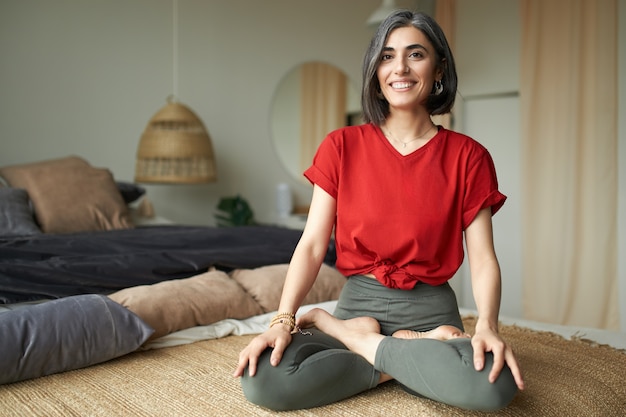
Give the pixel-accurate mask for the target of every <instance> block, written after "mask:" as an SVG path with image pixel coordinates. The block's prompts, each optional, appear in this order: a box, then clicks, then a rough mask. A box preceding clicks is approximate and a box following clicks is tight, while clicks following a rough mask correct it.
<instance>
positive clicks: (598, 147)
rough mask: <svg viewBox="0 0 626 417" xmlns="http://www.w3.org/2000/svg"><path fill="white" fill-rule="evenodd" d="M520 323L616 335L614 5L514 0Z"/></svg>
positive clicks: (608, 0)
mask: <svg viewBox="0 0 626 417" xmlns="http://www.w3.org/2000/svg"><path fill="white" fill-rule="evenodd" d="M521 16H522V38H521V70H520V105H521V113H522V114H521V120H522V186H523V202H522V204H523V206H522V210H523V214H522V217H523V219H522V225H523V249H522V250H523V255H522V256H523V277H524V278H523V279H524V282H523V288H524V289H523V306H524V316H525V318H528V319H532V320H539V321H547V322H557V323H560V324H566V325H576V326H586V327H600V328H607V329H618V328H619V316H618V299H617V287H618V277H617V191H618V188H617V100H618V98H617V4H616V0H593V1H588V0H521Z"/></svg>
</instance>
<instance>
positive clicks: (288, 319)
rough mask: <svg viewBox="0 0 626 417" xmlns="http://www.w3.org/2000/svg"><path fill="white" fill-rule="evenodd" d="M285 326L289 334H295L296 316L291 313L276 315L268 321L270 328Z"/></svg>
mask: <svg viewBox="0 0 626 417" xmlns="http://www.w3.org/2000/svg"><path fill="white" fill-rule="evenodd" d="M278 323H280V324H286V325H287V326H289V331H290V332H291V333H295V332H297V331H298V329H297V326H296V315H295V314H293V313H278V314H276V315H275V316H274V317H273V318H272V321H270V327H272V326H273V325H275V324H278Z"/></svg>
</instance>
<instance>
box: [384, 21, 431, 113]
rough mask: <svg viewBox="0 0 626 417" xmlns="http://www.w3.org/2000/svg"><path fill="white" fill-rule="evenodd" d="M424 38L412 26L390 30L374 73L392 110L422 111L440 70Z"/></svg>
mask: <svg viewBox="0 0 626 417" xmlns="http://www.w3.org/2000/svg"><path fill="white" fill-rule="evenodd" d="M438 64H439V62H438V58H437V54H436V53H435V50H434V48H433V46H432V44H431V43H430V41H429V40H428V38H427V37H426V36H425V35H424V34H423V33H422V31H420V30H419V29H416V28H414V27H413V26H407V27H401V28H397V29H394V30H393V31H392V32H391V33H390V34H389V36H388V38H387V41H386V43H385V46H384V48H383V51H382V54H381V57H380V63H379V65H378V69H377V70H376V75H377V77H378V82H379V84H380V89H381V91H382V93H383V95H384V96H385V99H387V102H388V103H389V109H390V111H391V112H393V111H394V110H410V111H419V109H420V108H421V109H423V110H425V105H426V99H427V98H428V96H429V95H430V94H431V92H432V89H433V84H434V82H435V80H440V79H441V77H442V71H441V68H440V67H441V66H440V65H438Z"/></svg>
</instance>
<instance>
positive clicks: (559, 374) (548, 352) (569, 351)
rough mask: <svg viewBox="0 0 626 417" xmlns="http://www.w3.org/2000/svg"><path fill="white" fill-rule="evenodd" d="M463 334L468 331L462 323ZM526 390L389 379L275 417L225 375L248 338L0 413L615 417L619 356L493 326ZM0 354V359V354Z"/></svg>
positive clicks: (103, 374)
mask: <svg viewBox="0 0 626 417" xmlns="http://www.w3.org/2000/svg"><path fill="white" fill-rule="evenodd" d="M465 324H466V328H467V330H470V331H471V330H472V329H473V326H474V319H473V318H466V319H465ZM501 332H502V334H503V335H504V337H505V338H506V339H507V340H508V341H509V342H510V343H511V345H512V346H513V348H514V350H515V352H516V354H517V356H518V359H519V361H520V363H521V365H522V368H523V371H524V377H525V381H526V385H527V388H526V390H525V391H523V392H520V393H519V394H518V395H517V396H516V397H515V399H514V400H513V402H512V404H511V405H510V406H509V407H507V408H506V409H504V410H501V411H499V412H498V413H495V414H483V413H479V412H471V411H464V410H460V409H458V408H454V407H450V406H446V405H444V404H439V403H436V402H433V401H430V400H426V399H421V398H416V397H413V396H411V395H409V394H407V393H405V392H404V391H403V390H402V389H401V388H400V387H399V386H398V385H397V384H395V383H394V382H389V383H386V384H383V385H382V386H380V387H377V388H375V389H372V390H370V391H368V392H365V393H363V394H360V395H357V396H355V397H352V398H349V399H347V400H345V401H342V402H339V403H336V404H332V405H329V406H325V407H319V408H314V409H309V410H300V411H291V412H282V413H276V412H272V411H270V410H266V409H263V408H261V407H258V406H255V405H252V404H250V403H248V402H247V401H246V399H245V397H244V396H243V393H242V391H241V387H240V385H239V381H238V380H237V379H235V378H233V377H232V376H231V374H232V372H233V370H234V367H235V364H236V362H237V357H238V354H239V351H240V350H241V349H242V348H243V347H244V346H245V345H246V344H247V343H248V342H249V341H250V340H251V338H252V337H253V336H229V337H226V338H223V339H218V340H210V341H203V342H197V343H193V344H190V345H183V346H178V347H173V348H165V349H158V350H150V351H143V352H136V353H133V354H130V355H127V356H125V357H122V358H119V359H116V360H113V361H110V362H107V363H104V364H100V365H96V366H92V367H89V368H85V369H81V370H77V371H71V372H65V373H62V374H57V375H51V376H47V377H43V378H38V379H34V380H29V381H23V382H19V383H15V384H10V385H4V386H0V415H1V416H107V417H110V416H273V415H281V416H445V417H449V416H481V415H498V416H555V417H563V416H601V417H613V416H625V415H626V353H625V352H623V351H618V350H616V349H613V348H610V347H608V346H598V345H594V344H592V343H590V342H588V341H584V340H569V341H568V340H565V339H563V338H561V337H560V336H557V335H554V334H551V333H546V332H534V331H530V330H528V329H523V328H519V327H515V326H502V327H501ZM0 354H1V353H0Z"/></svg>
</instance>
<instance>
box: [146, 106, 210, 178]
mask: <svg viewBox="0 0 626 417" xmlns="http://www.w3.org/2000/svg"><path fill="white" fill-rule="evenodd" d="M216 178H217V175H216V169H215V156H214V154H213V146H212V144H211V138H210V137H209V133H208V132H207V130H206V128H205V127H204V124H203V123H202V120H200V118H199V117H198V116H196V114H195V113H194V112H193V111H192V110H191V109H189V108H188V107H187V106H185V105H183V104H181V103H179V102H176V101H174V100H173V99H171V98H169V99H168V103H167V105H166V106H165V107H163V108H162V109H161V110H159V111H158V112H157V113H156V114H155V115H154V116H152V119H150V121H149V122H148V125H147V126H146V129H145V130H144V132H143V134H142V135H141V140H140V141H139V148H138V149H137V162H136V164H135V181H136V182H153V183H166V184H197V183H204V182H213V181H215V180H216Z"/></svg>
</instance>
